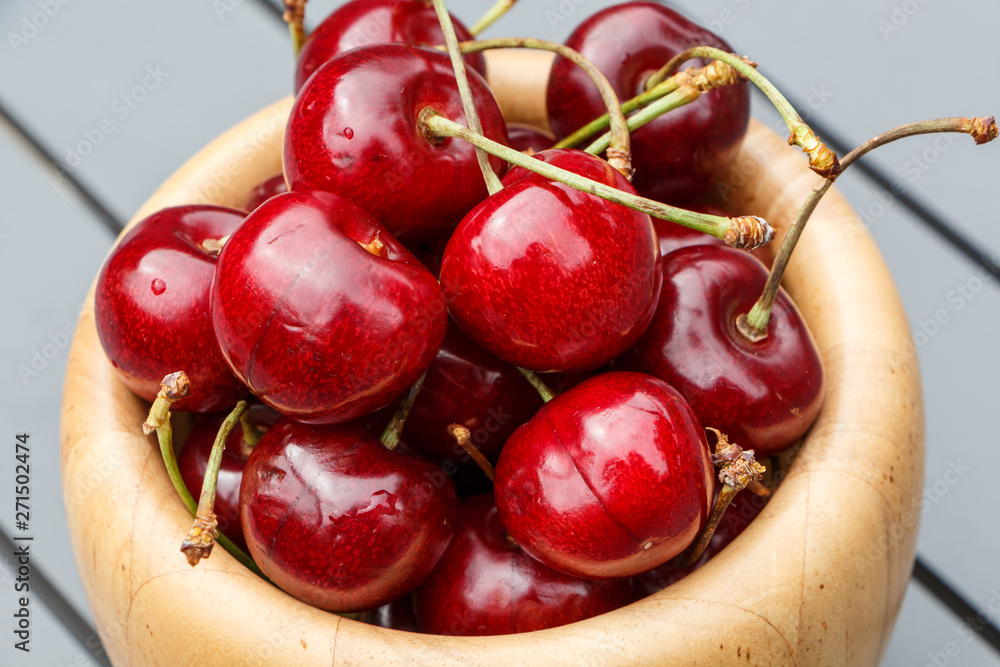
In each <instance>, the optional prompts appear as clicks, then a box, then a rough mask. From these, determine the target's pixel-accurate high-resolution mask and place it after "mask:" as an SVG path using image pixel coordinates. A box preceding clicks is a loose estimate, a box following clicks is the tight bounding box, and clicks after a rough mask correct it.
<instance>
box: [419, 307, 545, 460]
mask: <svg viewBox="0 0 1000 667" xmlns="http://www.w3.org/2000/svg"><path fill="white" fill-rule="evenodd" d="M540 407H542V399H540V398H539V397H538V393H537V392H536V391H535V390H534V389H533V388H532V387H531V385H530V384H528V381H527V380H525V379H524V377H523V376H522V375H521V374H520V373H519V372H518V370H517V369H516V368H515V367H514V366H511V365H510V364H508V363H507V362H505V361H501V360H500V359H497V358H496V357H494V356H493V355H492V354H490V353H489V352H487V351H486V350H484V349H483V348H481V347H479V346H478V345H476V344H475V343H473V342H472V340H470V339H469V337H468V336H466V335H465V334H464V333H462V331H461V330H460V329H459V328H458V327H457V326H455V325H454V324H449V326H448V332H447V334H445V339H444V343H442V345H441V349H440V350H439V351H438V354H437V357H436V358H435V360H434V363H432V364H431V367H430V368H429V369H428V371H427V378H426V379H425V380H424V386H423V388H422V389H421V390H420V395H419V396H417V400H416V401H415V402H414V404H413V409H412V410H411V411H410V416H409V417H408V418H407V420H406V426H405V427H404V428H403V437H404V438H405V439H406V440H407V442H409V444H410V445H411V446H412V447H413V448H414V449H415V450H416V451H418V452H420V454H421V455H422V456H425V457H427V458H429V459H431V460H433V461H436V462H438V463H444V462H446V461H452V462H454V463H456V464H460V465H465V464H468V465H470V466H472V467H475V464H474V463H472V462H471V460H470V459H469V456H468V454H466V453H465V450H463V449H462V448H461V447H459V446H458V445H456V444H455V439H454V438H452V437H451V436H450V435H448V426H449V425H451V424H460V425H462V426H465V427H466V428H468V429H469V430H470V431H471V432H472V437H471V441H472V443H473V444H474V445H475V446H476V447H477V448H478V449H479V451H480V452H482V453H483V455H484V456H486V458H488V459H490V460H491V461H494V462H495V461H496V459H497V457H498V456H499V455H500V448H501V447H502V446H503V443H504V442H506V441H507V438H508V437H510V434H511V433H513V432H514V429H516V428H517V427H518V426H520V425H521V424H523V423H524V422H526V421H528V420H529V419H531V417H533V416H534V415H535V413H536V412H538V409H539V408H540ZM477 470H478V468H477Z"/></svg>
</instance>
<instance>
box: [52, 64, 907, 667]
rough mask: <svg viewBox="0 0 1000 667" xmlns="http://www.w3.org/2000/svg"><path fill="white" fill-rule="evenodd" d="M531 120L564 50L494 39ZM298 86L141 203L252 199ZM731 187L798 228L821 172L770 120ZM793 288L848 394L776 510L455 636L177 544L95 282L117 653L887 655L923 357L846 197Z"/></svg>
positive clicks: (82, 337)
mask: <svg viewBox="0 0 1000 667" xmlns="http://www.w3.org/2000/svg"><path fill="white" fill-rule="evenodd" d="M490 55H491V56H494V57H491V58H490V64H489V67H490V71H491V80H492V83H493V85H494V87H495V90H496V92H497V96H498V98H499V99H500V100H501V104H502V106H503V109H504V112H505V114H507V115H508V118H509V119H511V120H515V119H516V120H522V121H528V122H534V123H544V118H545V113H544V102H543V95H542V92H541V91H542V89H543V88H542V87H543V86H544V82H545V79H546V78H547V76H548V63H549V62H550V61H549V59H547V58H546V57H545V56H538V54H534V53H517V54H490ZM290 105H291V100H288V99H286V100H283V101H281V102H278V103H276V104H274V105H272V106H271V107H268V108H267V109H264V110H263V111H261V112H259V113H257V114H255V115H253V116H251V117H250V118H248V119H247V120H245V121H244V122H242V123H240V124H239V125H238V126H236V127H235V128H233V129H232V130H230V131H228V132H226V133H225V134H224V135H222V136H221V137H219V138H218V139H216V140H215V141H214V142H212V143H211V144H210V145H209V146H208V147H206V148H205V149H203V150H202V151H201V152H199V153H198V154H197V155H195V156H194V157H193V158H191V160H190V161H188V163H187V164H185V165H184V166H183V167H182V168H181V169H180V170H179V171H178V172H177V173H176V174H174V175H173V176H172V177H171V178H170V179H169V180H168V181H167V182H166V183H164V184H163V186H162V187H160V189H159V190H157V191H156V193H155V194H153V196H152V197H151V198H150V199H149V201H148V202H146V204H145V205H144V206H143V207H142V208H141V209H140V210H139V211H138V213H136V216H135V218H134V219H133V223H134V222H135V221H137V220H139V219H141V218H143V217H145V216H146V215H148V214H149V213H152V212H153V211H155V210H157V209H159V208H161V207H164V206H170V205H176V204H183V203H195V202H204V203H215V204H221V205H227V206H239V205H240V203H241V202H242V201H243V198H244V196H245V193H246V192H248V191H249V189H250V187H251V186H252V185H254V184H255V183H257V182H258V181H261V180H263V179H264V178H266V177H268V176H270V175H272V174H274V173H277V172H279V171H280V169H281V160H280V155H281V143H282V134H283V129H284V119H285V118H286V116H287V114H288V110H289V108H290ZM725 182H726V183H727V184H728V185H730V186H732V187H735V188H736V189H735V191H733V192H732V193H731V196H730V200H729V203H730V205H731V206H732V207H733V208H734V210H739V211H741V212H745V213H755V214H758V215H762V216H764V217H765V218H766V219H767V220H769V221H770V222H771V223H772V224H773V225H775V226H776V227H777V228H778V230H779V238H778V239H776V241H775V245H776V244H777V243H778V242H780V240H781V238H780V237H781V235H782V230H783V229H784V228H785V227H786V226H787V225H788V224H789V222H790V221H791V220H792V219H793V217H794V213H795V211H796V209H797V208H798V206H799V204H800V202H801V201H802V200H803V199H804V197H805V196H806V194H807V193H808V191H809V189H810V188H811V187H812V186H813V185H814V184H815V183H816V182H817V177H816V176H814V175H813V174H812V173H811V172H810V171H809V170H808V169H807V168H806V161H805V159H804V158H803V156H802V155H801V154H800V153H799V152H798V151H797V150H794V149H791V148H789V147H788V146H787V145H786V144H785V141H784V140H783V139H782V138H781V137H779V136H777V135H775V134H774V133H773V132H771V131H770V130H768V129H766V128H764V127H762V126H761V125H759V124H753V125H752V126H751V129H750V133H749V135H748V137H747V139H746V142H745V144H744V147H743V150H742V153H741V155H740V157H739V159H738V161H737V163H736V164H735V165H734V167H733V169H732V172H731V173H730V175H729V176H728V177H727V179H726V180H725ZM785 284H786V287H787V289H788V291H789V292H790V293H791V294H792V296H793V297H794V299H795V300H796V301H797V303H798V305H799V307H800V309H801V310H802V314H803V316H804V317H805V318H806V320H807V321H808V323H809V325H810V326H811V328H812V331H813V333H814V334H815V337H816V342H817V344H818V346H819V350H820V353H821V355H822V357H823V361H824V363H825V365H826V373H827V380H828V392H827V397H826V403H825V405H824V406H823V410H822V413H821V414H820V417H819V420H818V421H817V422H816V424H815V425H814V426H813V428H812V430H811V431H810V433H809V434H808V436H807V438H806V439H805V443H804V445H803V447H802V449H801V452H800V454H799V456H798V458H797V459H796V460H795V462H794V464H793V466H792V467H791V469H790V470H789V471H788V475H787V477H786V478H785V480H784V482H783V483H782V485H781V487H780V489H779V490H778V491H777V493H776V494H775V496H774V498H773V499H772V501H771V502H770V504H769V505H768V506H767V507H766V508H765V510H764V511H763V512H762V513H761V515H760V516H759V518H757V520H756V521H754V523H752V524H751V525H750V527H749V528H748V529H747V530H746V531H745V532H744V533H743V535H742V536H740V537H739V538H738V539H737V540H736V541H735V542H734V543H733V544H732V545H731V546H730V547H729V548H727V549H725V550H724V551H723V552H722V553H721V554H719V555H718V556H717V557H716V558H714V559H713V560H712V561H711V562H710V563H709V564H708V565H706V566H705V567H703V568H702V569H700V570H699V571H697V572H695V573H694V574H692V575H690V576H688V577H687V578H686V579H684V580H683V581H681V582H679V583H677V584H675V585H673V586H671V587H669V588H668V589H666V590H664V591H662V592H660V593H658V594H656V595H653V596H651V597H649V598H647V599H645V600H642V601H640V602H637V603H635V604H632V605H630V606H628V607H626V608H624V609H620V610H618V611H615V612H612V613H609V614H606V615H604V616H600V617H598V618H594V619H590V620H587V621H583V622H580V623H575V624H572V625H569V626H565V627H561V628H556V629H552V630H546V631H542V632H534V633H528V634H523V635H511V636H500V637H481V638H455V637H438V636H429V635H419V634H410V633H404V632H398V631H394V630H385V629H382V628H377V627H372V626H368V625H364V624H362V623H358V622H354V621H350V620H345V619H342V618H340V617H338V616H335V615H333V614H329V613H326V612H323V611H320V610H317V609H313V608H311V607H308V606H306V605H304V604H302V603H300V602H298V601H297V600H294V599H293V598H291V597H289V596H288V595H286V594H285V593H283V592H282V591H280V590H279V589H277V588H275V587H273V586H271V585H269V584H267V583H265V582H264V581H262V580H260V579H258V578H257V577H255V576H254V575H253V574H251V573H250V572H248V571H246V570H245V569H243V568H242V567H241V566H240V565H239V564H238V563H237V562H236V561H235V560H234V559H232V558H231V557H230V556H229V554H227V553H226V552H224V551H223V550H222V549H217V550H216V551H215V552H214V553H213V556H212V558H211V559H210V560H208V561H205V562H203V563H202V564H200V565H199V566H198V567H197V568H193V569H192V568H191V567H189V566H188V565H187V563H186V562H185V560H184V557H183V556H182V555H181V553H180V552H179V551H178V547H179V545H180V542H181V539H182V538H183V537H184V535H185V534H186V533H187V530H188V528H189V526H190V524H191V518H190V516H189V515H188V514H187V512H186V511H185V509H184V506H183V505H182V504H181V502H180V500H179V499H178V498H177V497H176V495H175V493H174V491H173V488H172V487H171V485H170V482H169V481H168V479H167V476H166V474H165V472H164V469H163V466H162V464H161V462H160V460H159V453H158V450H157V447H156V445H155V443H154V438H152V437H148V438H147V437H145V436H143V435H142V433H141V430H140V424H141V423H142V422H143V420H144V419H145V416H146V411H147V409H148V406H147V405H146V404H145V403H144V402H143V401H141V400H139V399H138V398H136V397H135V396H133V395H132V394H131V393H130V392H129V390H128V389H126V388H125V386H124V385H123V384H122V383H121V382H119V381H118V380H117V379H116V377H115V375H114V373H113V372H112V369H111V366H110V364H109V363H108V361H107V360H106V358H105V356H104V354H103V352H102V350H101V346H100V344H99V342H98V339H97V335H96V331H95V328H94V312H93V290H91V293H90V295H89V296H88V297H87V303H86V304H85V306H84V308H83V312H82V314H81V316H80V322H79V326H78V327H77V332H76V336H75V339H74V341H73V345H72V349H71V351H70V355H69V362H68V368H67V373H66V385H65V393H64V398H63V408H62V438H61V441H62V466H63V487H64V494H65V500H66V504H67V511H68V517H69V526H70V533H71V536H72V540H73V547H74V552H75V556H76V561H77V565H78V567H79V569H80V574H81V577H82V579H83V582H84V587H85V589H86V592H87V596H88V599H89V601H90V605H91V608H92V609H93V612H94V616H95V619H96V621H97V628H98V631H99V632H100V635H101V638H102V640H103V641H104V644H105V647H106V648H107V651H108V653H109V655H110V656H111V659H112V660H113V662H114V663H115V664H118V665H125V664H130V665H195V664H197V665H217V664H227V665H296V666H301V665H331V664H333V665H340V664H372V665H396V664H434V665H445V664H448V665H451V664H455V665H458V664H461V665H495V664H507V665H512V664H513V665H520V664H538V663H545V664H546V665H556V664H566V665H577V666H579V665H595V666H596V665H635V664H695V663H697V664H739V665H745V664H751V665H753V664H762V665H774V664H789V663H796V664H803V665H804V664H822V665H828V664H846V665H866V664H874V663H876V662H878V660H879V658H880V657H881V655H882V653H883V651H884V650H885V646H886V641H887V638H888V636H889V633H890V631H891V629H892V626H893V623H894V621H895V618H896V615H897V613H898V611H899V607H900V604H901V601H902V598H903V592H904V590H905V588H906V584H907V581H908V579H909V575H910V570H911V567H912V564H913V558H914V549H915V541H916V532H917V520H918V517H919V512H918V511H917V508H918V507H919V494H920V489H921V487H922V477H923V438H924V431H923V408H922V403H921V391H920V381H919V376H918V368H917V359H916V355H915V351H914V347H913V345H912V342H911V339H910V331H909V328H908V326H907V320H906V316H905V314H904V312H903V308H902V306H901V304H900V301H899V296H898V295H897V293H896V290H895V287H894V285H893V282H892V278H891V276H890V275H889V272H888V270H887V269H886V267H885V265H884V264H883V262H882V259H881V257H880V256H879V253H878V250H877V249H876V247H875V245H874V243H873V242H872V240H871V238H870V237H869V236H868V234H867V233H866V232H865V229H864V226H863V225H862V224H861V223H860V221H859V220H858V219H857V218H856V217H855V215H854V213H853V211H852V210H851V208H850V207H849V205H848V204H847V203H846V202H845V201H844V199H843V198H842V197H841V196H840V195H839V193H837V192H836V191H831V192H830V193H829V194H828V196H827V197H826V198H825V199H824V201H823V203H822V204H821V205H820V207H819V209H818V210H817V211H816V213H815V215H814V216H813V218H812V221H811V222H810V224H809V229H807V230H806V232H805V234H804V235H803V237H802V239H801V243H800V244H799V247H798V249H797V250H796V256H795V258H794V259H793V261H792V263H791V267H790V268H789V271H788V274H787V277H786V279H785Z"/></svg>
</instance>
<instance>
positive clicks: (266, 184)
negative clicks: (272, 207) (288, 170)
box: [243, 174, 288, 211]
mask: <svg viewBox="0 0 1000 667" xmlns="http://www.w3.org/2000/svg"><path fill="white" fill-rule="evenodd" d="M282 192H288V186H287V185H285V175H284V174H276V175H274V176H272V177H270V178H268V179H265V180H263V181H261V182H260V183H258V184H257V185H255V186H253V189H252V190H250V194H249V195H247V201H246V203H245V204H244V205H243V208H244V209H245V210H247V211H252V210H254V209H255V208H257V207H258V206H260V205H261V204H263V203H264V202H266V201H267V200H268V199H270V198H271V197H273V196H275V195H280V194H281V193H282Z"/></svg>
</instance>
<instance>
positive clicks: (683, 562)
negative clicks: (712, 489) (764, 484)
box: [673, 428, 764, 570]
mask: <svg viewBox="0 0 1000 667" xmlns="http://www.w3.org/2000/svg"><path fill="white" fill-rule="evenodd" d="M705 430H706V431H712V432H713V433H714V434H715V437H716V438H718V442H717V443H716V444H715V453H714V454H713V455H712V463H714V464H715V466H716V467H717V468H718V469H719V481H720V482H722V489H720V490H719V497H718V498H717V499H716V501H715V506H714V507H713V508H712V513H711V514H709V516H708V522H707V523H706V524H705V527H704V528H702V529H701V532H700V533H699V534H698V538H697V539H696V540H695V541H694V542H693V543H692V544H691V546H689V547H688V548H687V549H686V550H685V551H684V553H682V554H681V555H680V556H678V557H677V558H675V559H674V561H673V565H674V567H677V568H678V569H681V570H686V569H688V568H689V567H691V566H692V565H694V564H695V563H697V562H698V559H699V558H701V555H702V554H703V553H705V549H706V548H707V547H708V543H709V541H710V540H711V539H712V535H714V534H715V529H716V528H718V527H719V521H721V520H722V515H723V514H725V512H726V508H727V507H729V503H731V502H732V501H733V498H735V497H736V494H737V493H739V492H740V491H742V490H743V489H745V488H747V487H748V486H750V485H752V484H753V483H755V482H757V483H759V482H760V479H761V475H762V474H763V472H764V466H762V465H761V464H760V463H758V462H757V461H756V460H755V459H754V454H753V450H752V449H747V450H744V449H743V448H742V447H740V446H739V445H737V444H735V443H731V442H729V440H728V438H726V436H725V434H724V433H720V432H719V431H718V430H717V429H714V428H706V429H705Z"/></svg>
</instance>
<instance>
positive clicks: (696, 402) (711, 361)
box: [615, 246, 824, 456]
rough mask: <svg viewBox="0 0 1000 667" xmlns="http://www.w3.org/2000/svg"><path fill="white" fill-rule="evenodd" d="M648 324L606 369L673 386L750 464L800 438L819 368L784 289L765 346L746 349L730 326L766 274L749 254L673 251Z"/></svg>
mask: <svg viewBox="0 0 1000 667" xmlns="http://www.w3.org/2000/svg"><path fill="white" fill-rule="evenodd" d="M664 264H665V267H664V280H663V291H662V293H661V295H660V305H659V306H658V308H657V311H656V317H655V318H654V320H653V323H652V324H651V325H650V326H649V328H648V329H647V330H646V333H645V334H643V336H642V338H640V339H639V341H638V342H637V343H636V344H635V345H634V346H633V347H632V348H631V349H630V350H628V352H626V353H625V354H623V355H622V356H621V357H620V358H618V359H617V360H616V361H615V368H617V369H626V370H641V371H643V372H645V373H650V374H652V375H655V376H657V377H659V378H662V379H663V380H665V381H667V382H669V383H670V384H671V385H673V386H674V387H675V388H676V389H677V390H678V391H679V392H680V393H681V394H682V395H683V396H684V397H685V398H686V399H687V400H688V402H689V403H690V404H691V407H693V408H694V411H695V413H697V415H698V417H699V419H701V421H702V423H703V424H705V425H706V426H711V427H713V428H717V429H719V430H720V431H722V432H723V433H725V434H726V435H727V436H729V440H730V442H734V443H736V444H738V445H740V446H741V447H743V448H744V449H753V450H755V451H756V453H757V455H758V456H769V455H771V454H775V453H777V452H780V451H782V450H783V449H785V448H787V447H788V446H790V445H791V444H793V443H794V442H795V441H796V440H798V439H799V438H801V437H802V436H803V435H804V434H805V432H806V430H807V429H808V428H809V426H810V425H811V424H812V423H813V421H814V420H815V419H816V416H817V414H818V413H819V409H820V405H821V403H822V400H823V390H824V380H823V364H822V362H821V360H820V358H819V353H818V352H817V350H816V344H815V342H814V341H813V339H812V334H810V332H809V329H808V327H807V326H806V324H805V322H804V321H803V320H802V316H801V315H800V314H799V312H798V310H797V309H796V307H795V305H794V304H793V303H792V301H791V299H790V298H789V297H788V295H787V294H785V292H784V291H781V292H779V294H778V298H777V300H776V301H775V305H774V308H773V310H772V311H771V321H770V323H769V325H768V329H767V338H765V339H764V340H761V341H759V342H755V343H754V342H750V341H749V340H747V339H746V338H745V337H744V336H743V335H742V334H740V333H739V332H738V331H737V330H736V325H735V322H736V318H737V317H739V316H740V315H741V314H745V313H747V312H749V310H750V308H751V307H753V304H754V302H756V300H757V299H758V297H760V294H761V290H763V288H764V281H765V280H766V279H767V269H765V268H764V266H763V264H761V263H760V261H758V260H757V259H756V258H754V257H752V256H750V255H749V254H748V253H745V252H740V251H738V250H733V249H731V248H722V247H717V246H694V247H689V248H681V249H680V250H676V251H674V252H672V253H671V254H670V255H669V256H668V257H667V258H666V261H665V262H664Z"/></svg>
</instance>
